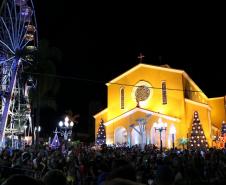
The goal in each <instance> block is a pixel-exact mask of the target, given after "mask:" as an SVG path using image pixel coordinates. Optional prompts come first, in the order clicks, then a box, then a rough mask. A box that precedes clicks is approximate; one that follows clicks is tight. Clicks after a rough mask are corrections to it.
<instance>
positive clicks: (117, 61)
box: [36, 0, 226, 132]
mask: <svg viewBox="0 0 226 185" xmlns="http://www.w3.org/2000/svg"><path fill="white" fill-rule="evenodd" d="M53 2H54V3H53ZM67 3H68V2H67ZM67 3H66V1H41V0H40V1H37V2H36V5H37V6H36V14H37V21H38V25H39V27H38V29H39V39H47V40H49V42H50V45H51V46H54V47H58V48H59V49H60V50H61V52H62V54H63V59H62V62H61V63H60V64H57V75H64V76H67V77H69V79H64V78H59V79H60V81H61V82H62V83H61V88H60V90H59V92H58V93H57V96H56V101H57V105H58V109H57V111H50V110H49V111H42V114H41V125H44V127H46V130H51V129H53V128H54V127H55V126H56V124H57V122H58V121H59V119H61V117H62V115H64V113H65V110H68V109H71V110H73V112H75V113H78V114H80V118H79V124H78V126H77V128H76V129H77V131H78V132H87V130H88V129H90V128H91V127H90V124H91V120H92V117H91V114H92V113H93V112H95V111H98V110H100V109H103V108H105V107H106V99H107V96H106V95H107V94H106V90H107V88H106V86H105V83H106V82H108V81H110V80H111V79H113V78H115V77H117V76H118V75H120V74H121V73H123V72H125V71H127V70H128V69H130V68H131V67H133V66H135V65H136V64H138V63H139V62H138V59H137V56H138V54H139V53H140V52H142V53H143V54H144V55H145V58H144V63H147V64H154V65H161V64H166V63H167V64H169V65H170V66H171V67H172V68H176V69H183V70H185V71H186V72H187V73H188V74H189V76H190V77H191V78H192V79H193V80H194V81H195V82H196V84H197V85H198V86H199V87H200V88H201V89H202V90H203V92H204V93H205V94H206V95H207V96H208V97H215V96H223V95H225V94H226V83H225V74H226V73H225V72H226V63H225V58H226V55H225V43H226V42H225V33H226V32H225V31H226V30H225V26H224V24H223V23H222V21H224V20H223V17H224V16H223V15H222V13H221V11H220V10H219V11H214V13H213V12H212V10H213V7H211V5H210V6H209V7H207V8H203V7H201V6H200V7H197V6H196V7H195V8H194V7H193V8H187V9H185V7H181V8H174V9H169V8H168V7H167V6H166V7H163V6H151V5H150V6H146V7H145V6H143V5H140V4H139V5H137V6H136V8H134V9H132V8H129V7H128V6H125V7H123V6H121V5H120V6H119V5H118V6H112V5H111V6H107V5H103V4H102V5H101V6H102V7H101V6H99V5H97V4H95V5H93V4H88V5H83V6H82V5H76V4H75V5H72V3H70V4H67ZM210 8H212V9H210ZM210 10H211V11H210ZM79 79H80V80H79ZM82 79H88V80H82ZM47 125H48V126H47Z"/></svg>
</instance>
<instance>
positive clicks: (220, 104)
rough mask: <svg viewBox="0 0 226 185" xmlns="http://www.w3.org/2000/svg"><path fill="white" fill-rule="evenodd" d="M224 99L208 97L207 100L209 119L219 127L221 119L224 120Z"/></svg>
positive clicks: (225, 114)
mask: <svg viewBox="0 0 226 185" xmlns="http://www.w3.org/2000/svg"><path fill="white" fill-rule="evenodd" d="M225 100H226V99H225V97H218V98H210V99H209V101H208V103H209V105H210V107H211V121H212V123H213V124H214V125H215V126H216V127H218V128H221V124H222V121H223V120H226V112H225V108H224V107H225V105H226V102H225Z"/></svg>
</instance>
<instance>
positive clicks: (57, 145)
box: [51, 128, 60, 149]
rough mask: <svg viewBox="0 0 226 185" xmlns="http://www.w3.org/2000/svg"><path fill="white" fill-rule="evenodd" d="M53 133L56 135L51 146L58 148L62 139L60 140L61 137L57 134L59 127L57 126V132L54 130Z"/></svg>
mask: <svg viewBox="0 0 226 185" xmlns="http://www.w3.org/2000/svg"><path fill="white" fill-rule="evenodd" d="M53 133H55V135H54V138H53V140H52V143H51V148H53V149H56V148H59V147H60V141H59V138H58V135H57V134H58V133H59V132H58V131H57V128H56V130H55V132H53Z"/></svg>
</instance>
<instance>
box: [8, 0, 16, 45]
mask: <svg viewBox="0 0 226 185" xmlns="http://www.w3.org/2000/svg"><path fill="white" fill-rule="evenodd" d="M7 9H8V12H9V18H10V21H11V35H12V37H13V39H12V41H13V48H14V49H15V32H14V24H13V19H12V15H11V11H10V8H9V4H8V3H7Z"/></svg>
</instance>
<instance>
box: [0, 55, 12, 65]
mask: <svg viewBox="0 0 226 185" xmlns="http://www.w3.org/2000/svg"><path fill="white" fill-rule="evenodd" d="M14 58H15V56H13V57H10V58H8V59H7V60H0V65H1V64H3V63H5V62H8V61H10V60H13V59H14Z"/></svg>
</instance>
